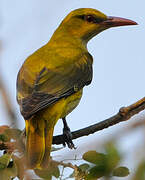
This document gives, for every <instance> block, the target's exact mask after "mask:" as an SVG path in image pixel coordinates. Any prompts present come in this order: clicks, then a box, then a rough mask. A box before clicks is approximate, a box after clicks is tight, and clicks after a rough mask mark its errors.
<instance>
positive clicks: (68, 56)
mask: <svg viewBox="0 0 145 180" xmlns="http://www.w3.org/2000/svg"><path fill="white" fill-rule="evenodd" d="M136 24H137V23H136V22H134V21H131V20H128V19H124V18H119V17H112V16H106V15H105V14H103V13H102V12H100V11H98V10H95V9H91V8H81V9H76V10H74V11H72V12H71V13H69V14H68V15H67V16H66V17H65V19H64V20H63V21H62V22H61V24H60V25H59V27H58V28H57V29H56V31H55V32H54V34H53V36H52V38H51V39H50V41H49V42H48V43H47V44H46V45H44V46H43V47H41V48H40V49H38V50H37V51H36V52H34V53H33V54H32V55H30V56H29V57H28V58H27V59H26V61H25V62H24V63H23V65H22V67H21V69H20V71H19V73H18V77H17V101H18V103H19V105H20V110H21V114H22V115H23V117H24V119H25V125H26V158H27V163H28V165H29V167H30V168H32V169H35V168H45V167H47V165H48V162H49V158H50V150H51V144H52V137H53V130H54V126H55V124H56V123H57V121H58V119H61V118H62V119H63V120H65V117H66V116H67V115H68V114H69V113H70V112H71V111H72V110H73V109H74V108H76V106H77V105H78V104H79V102H80V99H81V97H82V92H83V88H84V87H85V86H87V85H89V84H90V83H91V81H92V63H93V58H92V56H91V55H90V54H89V52H88V49H87V43H88V41H89V40H90V39H91V38H93V37H94V36H96V35H97V34H98V33H100V32H102V31H103V30H105V29H108V28H111V27H116V26H125V25H136Z"/></svg>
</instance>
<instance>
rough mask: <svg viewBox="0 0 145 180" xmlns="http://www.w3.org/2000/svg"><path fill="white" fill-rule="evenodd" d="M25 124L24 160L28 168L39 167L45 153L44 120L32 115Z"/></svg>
mask: <svg viewBox="0 0 145 180" xmlns="http://www.w3.org/2000/svg"><path fill="white" fill-rule="evenodd" d="M25 124H26V138H27V139H26V162H27V165H28V167H29V168H32V169H34V168H39V167H40V164H41V161H42V159H43V156H44V153H45V121H44V120H43V119H41V118H37V117H36V116H34V117H32V118H31V119H29V120H26V121H25Z"/></svg>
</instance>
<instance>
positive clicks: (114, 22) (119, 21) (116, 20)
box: [101, 16, 137, 28]
mask: <svg viewBox="0 0 145 180" xmlns="http://www.w3.org/2000/svg"><path fill="white" fill-rule="evenodd" d="M101 25H103V26H106V28H111V27H118V26H130V25H137V23H136V22H135V21H132V20H130V19H125V18H120V17H114V16H108V17H107V20H106V21H103V22H101Z"/></svg>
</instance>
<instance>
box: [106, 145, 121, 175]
mask: <svg viewBox="0 0 145 180" xmlns="http://www.w3.org/2000/svg"><path fill="white" fill-rule="evenodd" d="M105 150H106V153H107V154H106V159H107V162H106V165H107V169H108V173H109V172H111V171H112V170H113V169H114V168H115V167H116V166H117V165H118V164H119V162H120V160H121V157H120V154H119V152H118V150H117V148H116V147H115V145H114V143H113V142H108V143H107V144H106V145H105Z"/></svg>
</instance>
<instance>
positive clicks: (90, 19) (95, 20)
mask: <svg viewBox="0 0 145 180" xmlns="http://www.w3.org/2000/svg"><path fill="white" fill-rule="evenodd" d="M79 18H81V19H83V20H84V21H87V22H91V23H101V22H103V21H104V20H103V19H101V18H96V17H94V16H92V15H82V16H79Z"/></svg>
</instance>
